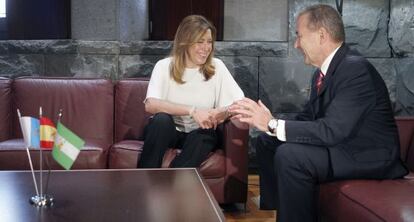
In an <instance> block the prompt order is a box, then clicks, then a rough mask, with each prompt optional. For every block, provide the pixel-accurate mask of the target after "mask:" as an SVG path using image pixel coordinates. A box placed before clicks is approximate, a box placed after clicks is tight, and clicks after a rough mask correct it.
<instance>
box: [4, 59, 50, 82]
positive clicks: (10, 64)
mask: <svg viewBox="0 0 414 222" xmlns="http://www.w3.org/2000/svg"><path fill="white" fill-rule="evenodd" d="M43 60H44V58H43V55H39V54H32V55H22V54H12V55H0V76H5V77H18V76H26V75H31V76H39V75H42V74H43V73H44V66H43Z"/></svg>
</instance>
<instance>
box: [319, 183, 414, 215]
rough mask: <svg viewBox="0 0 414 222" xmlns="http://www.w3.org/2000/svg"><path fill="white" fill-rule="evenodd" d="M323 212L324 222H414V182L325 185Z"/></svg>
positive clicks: (322, 188) (321, 197)
mask: <svg viewBox="0 0 414 222" xmlns="http://www.w3.org/2000/svg"><path fill="white" fill-rule="evenodd" d="M320 210H321V211H322V215H323V218H322V221H414V179H413V178H409V177H408V178H405V179H398V180H348V181H338V182H333V183H326V184H322V185H321V186H320Z"/></svg>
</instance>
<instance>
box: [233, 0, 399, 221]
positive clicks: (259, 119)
mask: <svg viewBox="0 0 414 222" xmlns="http://www.w3.org/2000/svg"><path fill="white" fill-rule="evenodd" d="M296 35H297V37H296V41H295V48H297V49H299V50H300V51H301V52H302V53H303V55H304V60H305V63H306V64H309V65H312V66H314V67H316V68H317V70H316V72H315V74H314V77H313V79H312V80H313V81H312V89H311V95H310V100H309V102H308V103H307V105H306V106H305V108H304V110H303V112H302V113H301V114H299V115H298V116H297V117H296V118H295V119H293V120H282V119H276V118H275V117H273V116H272V114H271V113H270V111H269V110H268V109H267V108H266V106H265V105H264V104H263V103H262V102H261V101H259V102H258V103H256V102H254V101H252V100H250V99H247V98H245V99H243V100H241V101H239V102H238V103H237V104H236V105H233V106H232V107H230V109H229V111H230V112H231V113H233V114H234V116H233V118H238V119H239V120H240V121H241V122H245V123H248V124H250V125H251V126H254V127H256V128H257V129H259V130H261V131H263V132H266V133H263V134H262V135H260V136H259V137H258V140H257V141H258V142H257V161H258V164H259V174H260V192H261V196H260V207H261V209H277V221H278V222H283V221H317V193H318V184H320V183H323V182H328V181H333V180H340V179H359V178H366V179H392V178H398V177H402V176H404V175H405V174H407V170H406V168H405V167H404V166H403V164H402V162H401V160H400V157H399V156H400V153H399V139H398V131H397V127H396V124H395V120H394V115H393V111H392V107H391V103H390V99H389V94H388V91H387V88H386V85H385V83H384V81H383V79H382V78H381V76H380V75H379V73H378V72H377V70H376V69H375V68H374V67H373V66H372V65H371V64H370V63H369V62H368V61H367V60H366V59H365V58H363V57H362V56H361V55H359V54H358V53H357V52H353V51H351V50H350V49H349V48H348V46H347V45H346V44H345V43H344V40H345V32H344V26H343V22H342V19H341V16H340V15H339V14H338V13H337V12H336V10H335V9H334V8H332V7H331V6H328V5H315V6H311V7H309V8H307V9H305V10H304V11H303V12H301V13H300V14H299V15H298V18H297V24H296Z"/></svg>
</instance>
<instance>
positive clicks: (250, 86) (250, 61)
mask: <svg viewBox="0 0 414 222" xmlns="http://www.w3.org/2000/svg"><path fill="white" fill-rule="evenodd" d="M218 58H220V59H221V60H223V62H224V64H225V65H226V66H227V68H228V69H229V71H230V73H231V74H232V75H233V77H234V79H235V80H236V82H237V83H238V84H239V86H240V88H241V89H242V90H243V92H244V95H245V96H246V97H248V98H251V99H254V100H257V99H258V94H257V92H258V91H257V81H258V74H259V68H258V65H259V64H258V58H257V57H247V56H218Z"/></svg>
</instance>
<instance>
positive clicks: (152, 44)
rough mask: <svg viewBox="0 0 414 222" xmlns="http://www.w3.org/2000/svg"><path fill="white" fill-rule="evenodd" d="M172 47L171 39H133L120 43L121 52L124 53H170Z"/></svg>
mask: <svg viewBox="0 0 414 222" xmlns="http://www.w3.org/2000/svg"><path fill="white" fill-rule="evenodd" d="M171 49H172V42H171V41H131V42H121V43H120V53H121V54H123V55H129V54H140V55H168V54H169V53H170V51H171Z"/></svg>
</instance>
